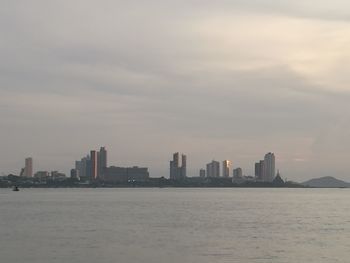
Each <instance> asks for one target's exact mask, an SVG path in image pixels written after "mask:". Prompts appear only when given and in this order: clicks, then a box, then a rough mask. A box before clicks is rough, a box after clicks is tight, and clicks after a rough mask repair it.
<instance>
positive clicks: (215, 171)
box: [207, 160, 220, 177]
mask: <svg viewBox="0 0 350 263" xmlns="http://www.w3.org/2000/svg"><path fill="white" fill-rule="evenodd" d="M207 177H220V163H219V162H217V161H215V160H213V161H212V162H211V163H208V164H207Z"/></svg>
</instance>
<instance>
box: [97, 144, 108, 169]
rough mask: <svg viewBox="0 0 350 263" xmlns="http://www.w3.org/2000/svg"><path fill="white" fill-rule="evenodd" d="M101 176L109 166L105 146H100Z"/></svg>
mask: <svg viewBox="0 0 350 263" xmlns="http://www.w3.org/2000/svg"><path fill="white" fill-rule="evenodd" d="M99 157H100V158H99V164H98V168H99V176H102V175H103V173H104V171H105V169H106V168H107V151H106V148H105V147H101V148H100V156H99Z"/></svg>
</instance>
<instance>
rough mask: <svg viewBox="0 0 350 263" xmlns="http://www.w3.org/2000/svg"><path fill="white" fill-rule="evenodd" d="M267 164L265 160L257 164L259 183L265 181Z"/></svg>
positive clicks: (256, 175) (256, 173) (256, 174)
mask: <svg viewBox="0 0 350 263" xmlns="http://www.w3.org/2000/svg"><path fill="white" fill-rule="evenodd" d="M264 173H265V162H264V160H261V161H259V162H257V163H255V178H256V180H258V181H262V180H264V178H265V176H264Z"/></svg>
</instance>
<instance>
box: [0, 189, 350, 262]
mask: <svg viewBox="0 0 350 263" xmlns="http://www.w3.org/2000/svg"><path fill="white" fill-rule="evenodd" d="M0 262H4V263H20V262H25V263H34V262H35V263H62V262H69V263H75V262H77V263H96V262H98V263H115V262H118V263H215V262H218V263H220V262H239V263H271V262H276V263H292V262H293V263H303V262H308V263H310V262H315V263H316V262H317V263H320V262H327V263H330V262H331V263H333V262H344V263H348V262H350V189H285V188H196V189H194V188H130V189H124V188H110V189H104V188H96V189H87V188H86V189H20V191H19V192H13V191H12V190H11V189H0Z"/></svg>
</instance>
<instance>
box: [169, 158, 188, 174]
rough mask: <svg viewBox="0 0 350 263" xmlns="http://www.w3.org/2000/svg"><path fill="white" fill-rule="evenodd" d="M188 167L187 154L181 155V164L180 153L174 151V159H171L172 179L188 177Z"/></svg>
mask: <svg viewBox="0 0 350 263" xmlns="http://www.w3.org/2000/svg"><path fill="white" fill-rule="evenodd" d="M186 169H187V158H186V155H184V154H182V155H181V164H180V154H179V153H178V152H177V153H174V154H173V160H172V161H170V179H172V180H182V179H184V178H186V176H187V174H186Z"/></svg>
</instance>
